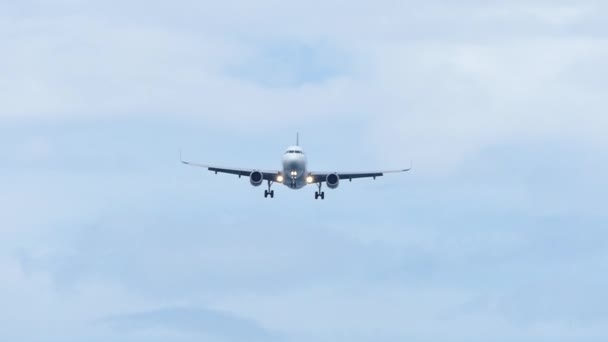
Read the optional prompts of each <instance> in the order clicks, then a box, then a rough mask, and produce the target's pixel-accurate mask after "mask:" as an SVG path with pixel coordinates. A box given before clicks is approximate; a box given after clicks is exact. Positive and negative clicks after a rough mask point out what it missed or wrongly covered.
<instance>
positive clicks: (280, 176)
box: [277, 175, 285, 183]
mask: <svg viewBox="0 0 608 342" xmlns="http://www.w3.org/2000/svg"><path fill="white" fill-rule="evenodd" d="M284 180H285V178H283V176H282V175H278V176H277V182H278V183H283V181H284Z"/></svg>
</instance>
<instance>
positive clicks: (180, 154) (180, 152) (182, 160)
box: [179, 148, 188, 164]
mask: <svg viewBox="0 0 608 342" xmlns="http://www.w3.org/2000/svg"><path fill="white" fill-rule="evenodd" d="M179 161H180V162H181V163H182V164H188V163H186V162H185V161H184V159H183V158H182V149H181V148H180V149H179Z"/></svg>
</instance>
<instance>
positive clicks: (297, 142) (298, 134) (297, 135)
mask: <svg viewBox="0 0 608 342" xmlns="http://www.w3.org/2000/svg"><path fill="white" fill-rule="evenodd" d="M296 146H300V132H298V133H296Z"/></svg>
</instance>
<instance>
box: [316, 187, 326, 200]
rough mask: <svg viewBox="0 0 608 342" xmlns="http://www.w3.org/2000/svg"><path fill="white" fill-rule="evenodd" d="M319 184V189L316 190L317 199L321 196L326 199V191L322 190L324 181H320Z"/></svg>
mask: <svg viewBox="0 0 608 342" xmlns="http://www.w3.org/2000/svg"><path fill="white" fill-rule="evenodd" d="M317 186H318V187H319V191H317V192H315V199H319V197H321V199H322V200H324V199H325V192H323V191H321V187H322V186H323V183H319V184H318V185H317Z"/></svg>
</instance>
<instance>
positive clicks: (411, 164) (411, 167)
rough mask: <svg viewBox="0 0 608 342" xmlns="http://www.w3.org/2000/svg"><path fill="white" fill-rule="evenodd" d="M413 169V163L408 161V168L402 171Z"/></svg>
mask: <svg viewBox="0 0 608 342" xmlns="http://www.w3.org/2000/svg"><path fill="white" fill-rule="evenodd" d="M413 168H414V162H413V161H411V160H410V167H409V168H407V169H404V170H403V171H410V170H411V169H413Z"/></svg>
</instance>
